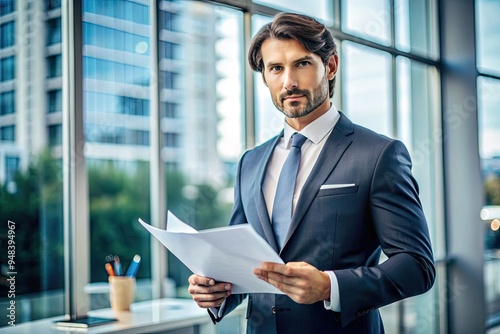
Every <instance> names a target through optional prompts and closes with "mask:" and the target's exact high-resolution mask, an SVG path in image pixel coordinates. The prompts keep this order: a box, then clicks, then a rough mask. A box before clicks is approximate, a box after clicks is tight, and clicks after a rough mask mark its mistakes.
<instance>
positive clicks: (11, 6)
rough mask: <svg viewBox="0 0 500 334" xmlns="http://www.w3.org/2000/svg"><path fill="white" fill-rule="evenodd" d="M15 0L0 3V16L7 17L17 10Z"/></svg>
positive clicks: (5, 0)
mask: <svg viewBox="0 0 500 334" xmlns="http://www.w3.org/2000/svg"><path fill="white" fill-rule="evenodd" d="M15 4H16V1H15V0H1V1H0V16H2V15H7V14H10V13H12V12H14V11H15V10H16V5H15Z"/></svg>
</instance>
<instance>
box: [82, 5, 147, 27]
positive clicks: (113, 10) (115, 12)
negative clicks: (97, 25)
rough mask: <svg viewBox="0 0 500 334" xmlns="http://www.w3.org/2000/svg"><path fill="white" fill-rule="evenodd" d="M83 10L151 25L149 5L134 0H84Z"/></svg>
mask: <svg viewBox="0 0 500 334" xmlns="http://www.w3.org/2000/svg"><path fill="white" fill-rule="evenodd" d="M83 11H84V12H87V13H94V14H98V15H104V16H109V17H111V18H113V19H117V20H127V21H129V22H134V23H139V24H142V25H149V7H148V6H146V5H143V4H140V3H137V2H133V1H102V0H83Z"/></svg>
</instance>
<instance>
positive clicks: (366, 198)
mask: <svg viewBox="0 0 500 334" xmlns="http://www.w3.org/2000/svg"><path fill="white" fill-rule="evenodd" d="M278 140H279V136H277V137H275V138H273V139H271V140H269V141H268V142H266V143H264V144H263V145H261V146H258V147H256V148H254V149H252V150H250V151H248V152H246V153H245V154H244V156H243V157H242V158H241V161H240V163H239V170H238V175H237V180H236V184H235V203H234V209H233V213H232V217H231V220H230V224H251V225H252V226H253V228H254V229H255V230H256V231H257V233H259V234H260V235H261V236H262V237H263V238H264V239H265V240H267V242H268V243H269V244H270V245H271V246H272V247H273V248H274V249H275V250H276V251H277V252H278V247H277V245H276V241H275V238H274V234H273V229H272V226H271V221H270V218H269V215H268V211H267V207H266V203H265V201H264V195H263V192H262V183H263V181H264V177H265V173H266V168H267V164H268V161H269V159H270V157H271V155H272V152H273V150H274V148H275V146H276V144H277V143H278ZM352 184H354V185H352ZM322 185H351V186H342V187H339V188H336V187H330V189H320V188H321V186H322ZM326 188H328V187H326ZM381 250H382V251H383V252H384V253H385V255H387V257H388V259H387V260H386V261H385V262H383V263H381V264H379V257H380V252H381ZM279 254H280V257H281V258H282V259H283V261H284V262H285V263H287V262H290V261H305V262H307V263H309V264H311V265H313V266H315V267H316V268H318V269H319V270H323V271H326V270H333V271H334V272H335V275H336V276H337V279H338V284H339V291H340V306H341V312H340V313H336V312H333V311H330V310H326V309H325V308H324V306H323V302H317V303H315V304H311V305H301V304H297V303H295V302H294V301H293V300H292V299H290V298H289V297H287V296H284V295H274V294H251V295H250V296H249V302H248V311H247V313H248V322H247V331H248V332H249V333H382V332H383V331H384V330H383V325H382V321H381V319H380V315H379V312H378V310H377V309H378V308H379V307H381V306H384V305H387V304H390V303H392V302H395V301H397V300H400V299H402V298H406V297H409V296H414V295H417V294H421V293H424V292H426V291H427V290H429V289H430V288H431V287H432V285H433V283H434V278H435V268H434V264H433V254H432V250H431V244H430V240H429V233H428V227H427V223H426V220H425V217H424V214H423V211H422V207H421V204H420V200H419V197H418V186H417V183H416V181H415V179H414V178H413V176H412V174H411V160H410V157H409V154H408V151H407V150H406V148H405V146H404V145H403V144H402V143H401V142H399V141H397V140H393V139H390V138H387V137H385V136H382V135H379V134H376V133H375V132H373V131H370V130H368V129H366V128H363V127H361V126H358V125H355V124H353V123H352V122H351V121H350V120H349V119H348V118H347V117H345V115H343V114H341V116H340V119H339V121H338V122H337V124H336V126H335V127H334V129H333V131H332V133H331V135H330V136H329V138H328V140H327V142H326V143H325V146H324V148H323V151H322V152H321V154H320V156H319V158H318V160H317V162H316V164H315V166H314V168H313V170H312V172H311V174H310V175H309V177H308V179H307V181H306V182H305V184H304V187H303V189H302V192H301V195H300V198H299V200H298V202H297V205H296V208H295V211H294V216H293V218H292V222H291V226H290V230H289V232H288V235H287V237H286V240H285V244H284V246H283V249H282V250H281V252H280V253H279ZM245 297H246V296H245V295H232V296H230V297H229V298H228V299H227V300H226V305H225V307H224V312H223V316H224V315H225V314H227V313H228V312H230V311H231V310H233V309H234V308H235V307H236V306H237V305H238V304H239V303H241V301H242V300H243V299H244V298H245ZM223 316H222V317H223ZM221 319H222V318H221ZM216 320H218V321H220V319H216Z"/></svg>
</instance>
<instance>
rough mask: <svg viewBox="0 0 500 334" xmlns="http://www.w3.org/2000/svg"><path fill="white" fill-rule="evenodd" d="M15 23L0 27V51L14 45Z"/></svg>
mask: <svg viewBox="0 0 500 334" xmlns="http://www.w3.org/2000/svg"><path fill="white" fill-rule="evenodd" d="M15 28H16V26H15V22H14V21H12V22H7V23H4V24H1V25H0V49H3V48H8V47H9V46H13V45H14V44H15V43H16V32H15Z"/></svg>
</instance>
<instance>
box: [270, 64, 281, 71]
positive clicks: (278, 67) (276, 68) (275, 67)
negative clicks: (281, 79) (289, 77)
mask: <svg viewBox="0 0 500 334" xmlns="http://www.w3.org/2000/svg"><path fill="white" fill-rule="evenodd" d="M282 69H283V67H282V66H279V65H276V66H271V67H270V68H269V71H271V72H278V71H281V70H282Z"/></svg>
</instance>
